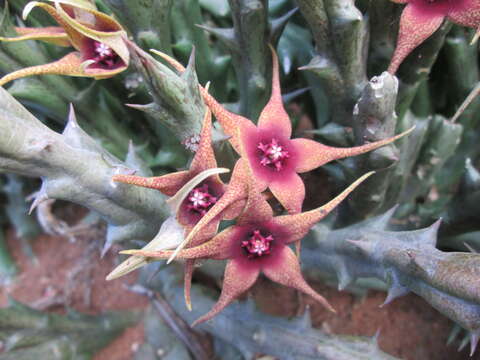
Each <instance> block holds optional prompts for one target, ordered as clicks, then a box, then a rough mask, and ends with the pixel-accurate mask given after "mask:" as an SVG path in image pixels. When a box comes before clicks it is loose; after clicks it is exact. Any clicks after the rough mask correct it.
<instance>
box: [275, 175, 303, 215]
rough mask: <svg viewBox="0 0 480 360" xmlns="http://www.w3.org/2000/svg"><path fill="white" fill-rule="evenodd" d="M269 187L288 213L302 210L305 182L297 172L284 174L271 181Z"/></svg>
mask: <svg viewBox="0 0 480 360" xmlns="http://www.w3.org/2000/svg"><path fill="white" fill-rule="evenodd" d="M269 188H270V191H271V192H272V193H273V195H274V196H275V197H276V198H277V200H278V201H279V202H280V204H282V206H283V207H284V208H285V209H287V211H288V212H289V213H290V214H297V213H299V212H301V211H302V204H303V200H305V184H304V183H303V180H302V179H301V178H300V176H298V174H297V173H295V172H292V173H290V174H285V175H284V176H283V177H282V178H280V179H278V180H275V181H272V182H271V183H270V185H269Z"/></svg>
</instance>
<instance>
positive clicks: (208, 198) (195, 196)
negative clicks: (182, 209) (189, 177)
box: [187, 184, 218, 216]
mask: <svg viewBox="0 0 480 360" xmlns="http://www.w3.org/2000/svg"><path fill="white" fill-rule="evenodd" d="M217 200H218V199H217V197H215V196H213V195H212V194H210V192H209V190H208V185H207V184H203V185H202V186H199V187H197V188H195V189H193V190H192V191H191V192H190V194H188V197H187V209H188V210H189V211H191V212H194V213H197V214H200V215H201V216H203V215H205V214H206V213H207V211H208V210H210V208H211V207H212V206H213V205H215V203H216V202H217Z"/></svg>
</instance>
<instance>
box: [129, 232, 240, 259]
mask: <svg viewBox="0 0 480 360" xmlns="http://www.w3.org/2000/svg"><path fill="white" fill-rule="evenodd" d="M235 231H236V229H235V228H234V227H229V228H227V229H225V230H223V231H222V232H221V233H219V234H218V235H216V236H215V237H214V238H213V239H212V240H210V241H207V242H205V243H203V244H202V245H199V246H196V247H192V248H188V249H183V250H181V251H179V252H178V255H177V258H179V259H209V258H213V259H227V258H228V257H230V251H231V244H230V241H229V239H231V238H232V236H233V235H234V233H235ZM120 254H126V255H136V256H143V257H147V258H152V259H158V260H162V259H168V258H170V257H171V256H172V255H173V251H170V250H165V251H148V250H122V251H120Z"/></svg>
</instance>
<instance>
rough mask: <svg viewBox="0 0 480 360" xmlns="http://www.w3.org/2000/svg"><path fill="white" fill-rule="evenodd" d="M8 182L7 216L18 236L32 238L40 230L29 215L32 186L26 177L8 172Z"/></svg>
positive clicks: (6, 193) (6, 192)
mask: <svg viewBox="0 0 480 360" xmlns="http://www.w3.org/2000/svg"><path fill="white" fill-rule="evenodd" d="M6 178H7V183H6V184H5V186H4V187H3V190H4V191H5V195H6V197H7V205H6V212H7V216H8V218H9V220H10V222H11V223H12V225H13V226H14V227H15V231H16V234H17V237H19V238H21V239H26V240H29V239H32V238H34V237H35V236H37V235H38V234H39V232H40V228H39V226H38V223H37V222H36V221H35V219H34V218H32V217H31V216H29V215H28V208H29V207H28V205H27V197H28V195H30V194H31V193H32V186H31V185H30V186H28V185H29V184H27V182H26V179H22V178H21V177H19V176H17V175H13V174H7V175H6Z"/></svg>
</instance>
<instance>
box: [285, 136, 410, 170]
mask: <svg viewBox="0 0 480 360" xmlns="http://www.w3.org/2000/svg"><path fill="white" fill-rule="evenodd" d="M413 129H414V128H410V129H409V130H407V131H404V132H403V133H401V134H398V135H395V136H392V137H390V138H388V139H384V140H379V141H375V142H373V143H368V144H365V145H361V146H354V147H350V148H337V147H332V146H326V145H323V144H321V143H319V142H317V141H313V140H309V139H293V140H291V144H292V148H293V149H294V152H295V153H296V154H298V155H297V156H296V168H295V170H296V171H297V172H298V173H303V172H307V171H310V170H313V169H316V168H317V167H319V166H322V165H324V164H326V163H328V162H330V161H332V160H337V159H343V158H346V157H349V156H357V155H360V154H365V153H366V152H369V151H372V150H375V149H377V148H379V147H382V146H385V145H387V144H390V143H392V142H394V141H395V140H398V139H400V138H401V137H403V136H405V135H408V134H409V133H410V132H411V131H412V130H413Z"/></svg>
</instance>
